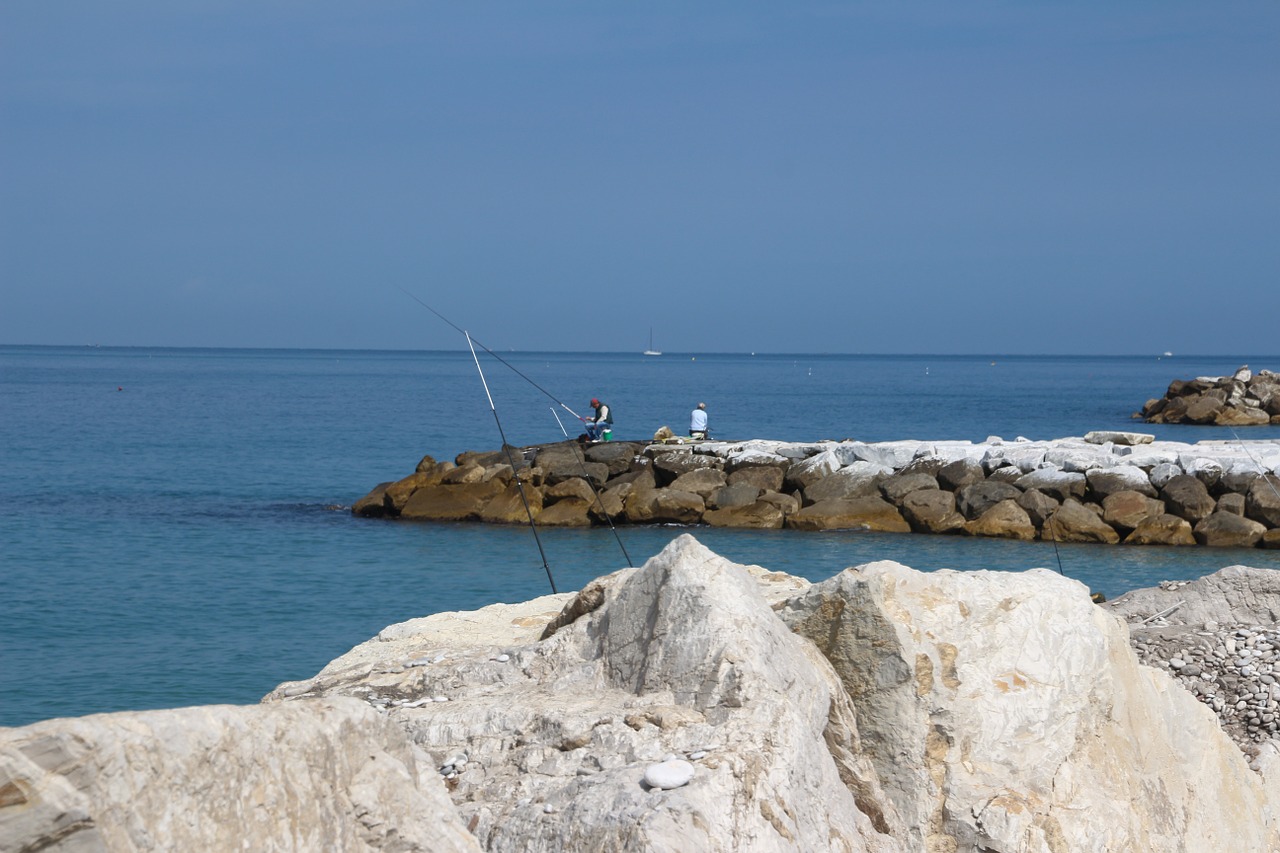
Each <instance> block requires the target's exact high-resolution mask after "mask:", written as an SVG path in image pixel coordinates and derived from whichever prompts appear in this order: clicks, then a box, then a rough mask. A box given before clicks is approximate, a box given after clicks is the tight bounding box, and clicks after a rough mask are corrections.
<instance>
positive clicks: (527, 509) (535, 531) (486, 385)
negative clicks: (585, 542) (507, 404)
mask: <svg viewBox="0 0 1280 853" xmlns="http://www.w3.org/2000/svg"><path fill="white" fill-rule="evenodd" d="M462 334H463V335H465V336H466V338H467V346H468V347H470V349H471V358H472V359H473V360H474V361H475V363H476V370H477V371H479V373H480V384H481V385H483V386H484V395H485V396H486V397H488V398H489V411H491V412H493V420H494V423H496V424H497V425H498V435H499V436H501V437H502V449H503V450H505V451H506V452H507V461H508V462H510V463H511V473H512V479H513V480H515V484H516V491H517V492H519V493H520V501H521V502H522V503H523V504H524V511H525V514H526V515H527V516H529V529H530V530H532V531H533V541H534V542H537V543H538V553H539V554H541V555H542V568H544V569H546V571H547V580H549V581H550V582H551V592H552V594H553V595H554V594H555V593H556V579H555V578H554V577H552V576H551V566H549V565H547V552H546V551H544V550H543V548H542V538H541V537H540V536H538V525H536V524H534V523H533V510H532V509H531V508H530V507H529V499H528V498H527V497H525V494H524V485H523V484H522V483H521V482H520V469H519V468H517V467H516V460H515V457H514V456H512V455H511V445H510V444H508V443H507V433H506V431H505V430H503V429H502V421H501V420H500V419H499V418H498V407H497V406H495V405H494V404H493V395H492V394H490V393H489V383H488V382H487V381H485V378H484V370H482V369H481V367H480V359H479V358H478V357H476V348H475V346H473V345H472V342H471V335H469V334H467V332H466V331H465V330H464V331H463V333H462Z"/></svg>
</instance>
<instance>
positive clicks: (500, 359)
mask: <svg viewBox="0 0 1280 853" xmlns="http://www.w3.org/2000/svg"><path fill="white" fill-rule="evenodd" d="M399 290H400V292H401V293H403V294H404V295H405V296H407V297H409V298H410V299H412V300H413V301H414V302H417V303H418V304H419V305H421V306H422V307H423V308H426V309H427V310H428V311H430V312H431V313H432V314H435V315H436V316H437V317H439V318H440V319H441V320H444V321H445V322H446V323H448V324H449V325H450V326H452V327H453V328H454V329H455V330H457V331H459V332H462V334H464V335H467V342H468V344H472V343H474V344H475V346H478V347H480V349H482V350H484V351H485V352H487V353H489V355H491V356H493V357H494V358H496V359H497V360H498V361H500V362H502V363H503V364H505V365H506V366H507V367H509V368H511V369H512V370H513V371H515V373H516V375H517V376H519V377H520V378H521V379H523V380H524V381H525V382H528V383H529V384H530V385H532V386H533V387H534V388H537V389H538V390H539V391H541V392H542V393H543V394H546V395H547V396H548V397H550V398H551V400H552V401H553V402H554V403H556V404H558V405H559V406H560V408H562V409H564V410H565V411H566V412H568V413H569V414H571V415H573V416H574V417H575V418H577V419H578V420H580V421H582V420H586V418H584V417H582V415H580V414H578V413H577V412H575V411H574V410H573V409H571V408H569V407H568V406H567V405H565V404H564V403H563V402H561V400H560V399H559V398H557V397H556V395H554V394H552V393H551V392H550V391H548V390H547V389H546V388H543V387H542V386H541V385H539V384H538V383H537V382H534V381H533V380H532V379H530V378H529V377H528V376H525V375H524V374H523V373H521V372H520V370H519V368H517V367H516V366H515V365H514V364H512V363H511V362H509V361H507V360H506V359H505V358H503V357H502V356H500V355H498V354H497V353H496V352H494V351H493V350H491V349H489V348H488V347H487V346H485V345H484V344H482V343H480V342H479V341H477V340H476V339H475V338H473V337H471V336H470V335H468V334H467V332H466V330H465V329H463V328H462V327H461V326H458V325H457V324H456V323H454V322H453V321H452V320H450V319H449V318H448V317H446V316H444V315H443V314H441V313H440V312H439V311H437V310H436V309H434V308H432V307H431V306H430V305H428V304H427V303H425V302H423V301H422V300H421V299H419V298H418V297H416V296H414V295H413V294H412V293H410V292H409V291H407V290H405V289H404V288H403V287H400V288H399ZM471 354H472V355H475V354H476V351H475V347H472V348H471ZM477 364H478V363H477ZM490 403H492V400H491V401H490Z"/></svg>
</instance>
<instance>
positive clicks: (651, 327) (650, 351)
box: [641, 326, 662, 355]
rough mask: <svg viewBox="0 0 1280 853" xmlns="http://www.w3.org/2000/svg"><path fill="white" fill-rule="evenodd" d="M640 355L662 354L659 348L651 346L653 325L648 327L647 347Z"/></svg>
mask: <svg viewBox="0 0 1280 853" xmlns="http://www.w3.org/2000/svg"><path fill="white" fill-rule="evenodd" d="M641 355H662V351H661V350H656V349H654V348H653V326H650V327H649V348H648V349H647V350H645V351H644V352H643V353H641Z"/></svg>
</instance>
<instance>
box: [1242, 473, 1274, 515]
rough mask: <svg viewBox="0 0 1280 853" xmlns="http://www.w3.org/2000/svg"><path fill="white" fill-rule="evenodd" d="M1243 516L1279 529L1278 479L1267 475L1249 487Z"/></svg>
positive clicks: (1272, 475)
mask: <svg viewBox="0 0 1280 853" xmlns="http://www.w3.org/2000/svg"><path fill="white" fill-rule="evenodd" d="M1245 514H1246V515H1248V516H1249V517H1250V518H1252V519H1253V520H1254V521H1258V522H1261V523H1262V524H1265V525H1266V526H1267V527H1272V528H1275V527H1280V477H1277V476H1276V475H1275V474H1268V475H1267V476H1266V477H1259V478H1258V479H1256V480H1254V481H1253V484H1252V485H1250V486H1249V492H1248V494H1246V496H1245Z"/></svg>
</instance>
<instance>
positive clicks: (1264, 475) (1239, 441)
mask: <svg viewBox="0 0 1280 853" xmlns="http://www.w3.org/2000/svg"><path fill="white" fill-rule="evenodd" d="M1227 429H1229V430H1231V434H1232V435H1234V436H1235V437H1236V444H1238V445H1240V449H1241V450H1243V451H1244V452H1245V454H1247V455H1248V457H1249V459H1250V460H1251V461H1252V462H1253V464H1254V465H1257V466H1258V468H1259V469H1260V470H1261V471H1262V480H1263V482H1265V483H1266V484H1267V485H1268V486H1270V487H1271V491H1273V492H1275V495H1276V497H1277V498H1280V490H1277V489H1276V484H1275V483H1274V482H1273V481H1272V479H1271V477H1270V476H1269V475H1270V471H1268V470H1267V468H1266V466H1264V465H1263V464H1262V463H1261V462H1259V461H1258V457H1256V456H1254V455H1253V451H1251V450H1250V449H1249V445H1247V444H1245V443H1244V441H1243V439H1241V438H1240V434H1239V433H1237V432H1236V428H1235V427H1233V426H1228V427H1227Z"/></svg>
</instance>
